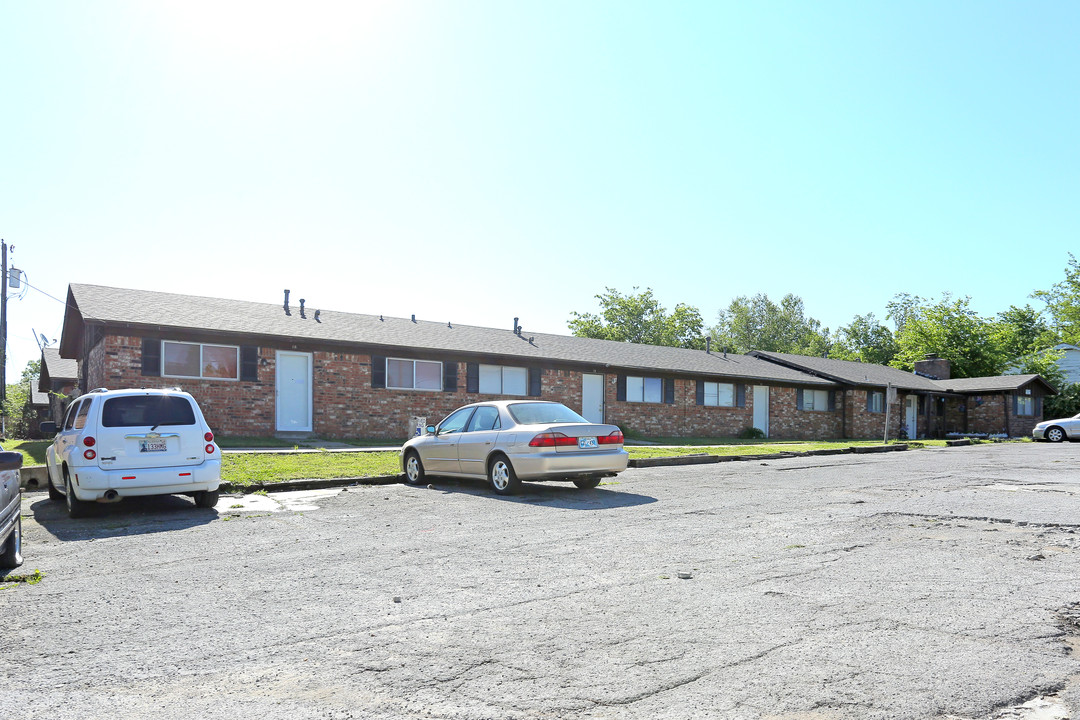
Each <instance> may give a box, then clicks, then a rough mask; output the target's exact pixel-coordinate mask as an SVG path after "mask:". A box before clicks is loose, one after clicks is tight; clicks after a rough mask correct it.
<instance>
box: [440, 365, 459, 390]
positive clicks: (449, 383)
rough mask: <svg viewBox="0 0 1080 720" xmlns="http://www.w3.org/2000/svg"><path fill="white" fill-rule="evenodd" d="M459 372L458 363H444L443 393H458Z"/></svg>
mask: <svg viewBox="0 0 1080 720" xmlns="http://www.w3.org/2000/svg"><path fill="white" fill-rule="evenodd" d="M457 370H458V367H457V363H456V362H444V363H443V364H442V389H443V392H457Z"/></svg>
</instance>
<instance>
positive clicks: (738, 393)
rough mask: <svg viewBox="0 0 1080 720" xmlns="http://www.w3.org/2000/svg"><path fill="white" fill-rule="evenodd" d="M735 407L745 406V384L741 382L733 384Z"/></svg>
mask: <svg viewBox="0 0 1080 720" xmlns="http://www.w3.org/2000/svg"><path fill="white" fill-rule="evenodd" d="M735 407H746V386H745V385H743V384H742V383H739V384H738V385H736V386H735Z"/></svg>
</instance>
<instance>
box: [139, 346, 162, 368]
mask: <svg viewBox="0 0 1080 720" xmlns="http://www.w3.org/2000/svg"><path fill="white" fill-rule="evenodd" d="M142 374H143V375H145V376H147V377H160V376H161V340H158V339H157V338H143V341H142Z"/></svg>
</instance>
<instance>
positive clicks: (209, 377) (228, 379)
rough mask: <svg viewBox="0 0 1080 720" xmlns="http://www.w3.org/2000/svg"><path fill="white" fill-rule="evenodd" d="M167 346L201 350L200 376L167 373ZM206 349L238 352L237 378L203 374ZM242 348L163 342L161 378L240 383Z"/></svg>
mask: <svg viewBox="0 0 1080 720" xmlns="http://www.w3.org/2000/svg"><path fill="white" fill-rule="evenodd" d="M166 345H195V346H198V348H199V374H198V375H179V374H176V373H170V372H166V371H165V368H166V365H167V364H168V362H169V361H168V358H167V357H166V355H165V346H166ZM206 347H213V348H226V349H231V350H235V351H236V362H235V367H236V376H235V377H216V376H213V375H205V374H203V368H204V367H205V365H204V359H203V358H204V349H205V348H206ZM240 374H241V371H240V346H239V345H222V344H219V343H199V342H188V341H186V340H162V341H161V377H172V378H183V379H185V380H223V381H225V382H240Z"/></svg>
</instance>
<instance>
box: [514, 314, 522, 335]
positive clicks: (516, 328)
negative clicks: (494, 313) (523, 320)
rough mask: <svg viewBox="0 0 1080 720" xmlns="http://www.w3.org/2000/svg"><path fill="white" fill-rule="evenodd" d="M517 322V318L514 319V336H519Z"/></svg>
mask: <svg viewBox="0 0 1080 720" xmlns="http://www.w3.org/2000/svg"><path fill="white" fill-rule="evenodd" d="M518 320H519V318H514V334H515V335H520V334H521V326H520V325H518Z"/></svg>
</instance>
